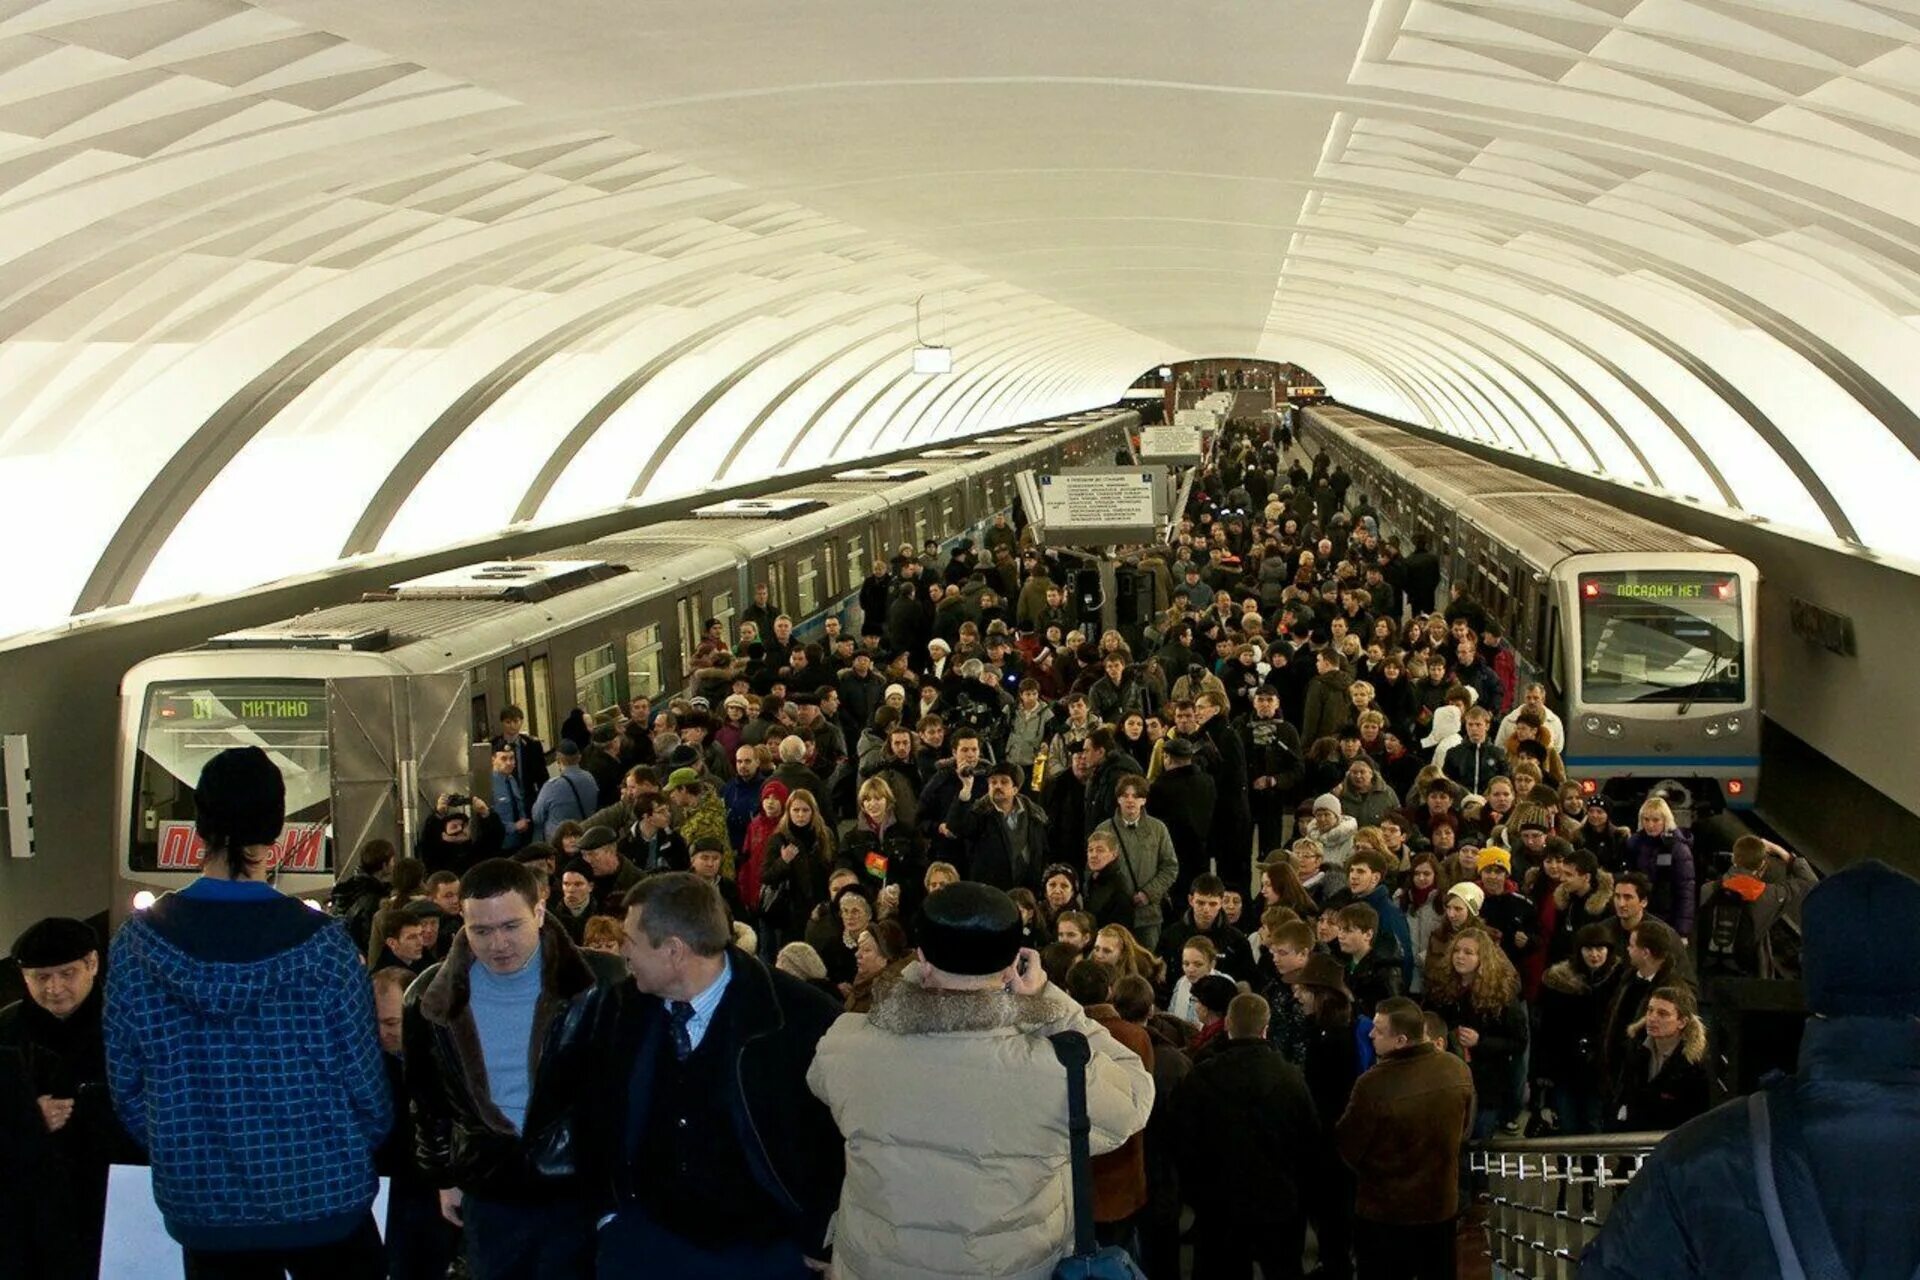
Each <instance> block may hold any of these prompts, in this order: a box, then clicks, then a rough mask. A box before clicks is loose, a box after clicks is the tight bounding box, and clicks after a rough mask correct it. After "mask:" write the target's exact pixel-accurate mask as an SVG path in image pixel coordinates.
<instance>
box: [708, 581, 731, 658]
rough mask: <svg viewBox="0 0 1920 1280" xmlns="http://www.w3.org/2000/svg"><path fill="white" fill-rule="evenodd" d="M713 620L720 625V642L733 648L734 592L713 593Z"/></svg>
mask: <svg viewBox="0 0 1920 1280" xmlns="http://www.w3.org/2000/svg"><path fill="white" fill-rule="evenodd" d="M711 616H712V618H713V620H714V621H715V622H717V623H719V624H720V640H721V643H723V644H725V645H726V646H727V647H728V648H732V647H733V592H731V591H716V592H714V593H713V613H712V615H711Z"/></svg>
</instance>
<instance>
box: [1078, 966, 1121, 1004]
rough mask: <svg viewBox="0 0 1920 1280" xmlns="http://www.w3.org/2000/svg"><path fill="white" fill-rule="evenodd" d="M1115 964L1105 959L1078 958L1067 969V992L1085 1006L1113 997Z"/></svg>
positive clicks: (1101, 1002) (1102, 1002)
mask: <svg viewBox="0 0 1920 1280" xmlns="http://www.w3.org/2000/svg"><path fill="white" fill-rule="evenodd" d="M1113 981H1114V973H1113V966H1112V965H1110V964H1108V963H1107V962H1106V961H1104V960H1093V959H1087V960H1076V961H1075V962H1074V965H1073V967H1072V968H1071V969H1068V970H1067V982H1066V987H1067V994H1068V995H1070V996H1072V997H1073V998H1074V1000H1075V1001H1076V1002H1077V1003H1078V1004H1079V1005H1080V1006H1081V1007H1082V1008H1085V1007H1086V1006H1087V1005H1090V1004H1105V1003H1107V1001H1108V1000H1110V999H1112V998H1113Z"/></svg>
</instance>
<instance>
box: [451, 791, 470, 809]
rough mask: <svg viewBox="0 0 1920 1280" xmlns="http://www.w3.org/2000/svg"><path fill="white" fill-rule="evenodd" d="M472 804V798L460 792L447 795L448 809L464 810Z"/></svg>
mask: <svg viewBox="0 0 1920 1280" xmlns="http://www.w3.org/2000/svg"><path fill="white" fill-rule="evenodd" d="M472 803H473V797H472V796H469V795H463V794H461V793H460V792H458V791H454V792H450V793H448V795H447V808H449V809H464V808H466V807H467V806H468V805H470V804H472Z"/></svg>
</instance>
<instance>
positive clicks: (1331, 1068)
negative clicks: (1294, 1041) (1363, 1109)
mask: <svg viewBox="0 0 1920 1280" xmlns="http://www.w3.org/2000/svg"><path fill="white" fill-rule="evenodd" d="M1293 991H1294V997H1295V999H1297V1000H1299V1001H1300V1003H1301V1005H1302V1007H1303V1008H1305V1010H1306V1012H1307V1019H1308V1024H1307V1047H1306V1060H1305V1062H1303V1063H1302V1065H1301V1070H1302V1073H1303V1074H1304V1075H1305V1076H1306V1078H1307V1092H1308V1093H1310V1094H1312V1095H1313V1106H1314V1110H1315V1111H1316V1112H1318V1113H1319V1116H1320V1130H1321V1133H1322V1135H1323V1136H1324V1138H1325V1141H1324V1142H1323V1143H1322V1144H1321V1147H1320V1149H1319V1150H1318V1151H1317V1152H1315V1154H1314V1156H1313V1158H1312V1160H1311V1164H1312V1167H1313V1169H1314V1170H1315V1176H1314V1177H1313V1179H1312V1180H1311V1182H1310V1184H1309V1185H1308V1187H1307V1188H1306V1209H1307V1218H1308V1220H1309V1221H1310V1222H1312V1223H1313V1233H1314V1238H1315V1239H1316V1240H1317V1241H1319V1249H1320V1267H1321V1272H1320V1274H1322V1275H1324V1276H1326V1277H1327V1280H1346V1277H1348V1276H1350V1275H1352V1274H1353V1262H1352V1252H1353V1190H1354V1183H1353V1171H1352V1170H1351V1169H1349V1168H1347V1166H1346V1165H1345V1164H1344V1163H1343V1162H1342V1161H1341V1160H1340V1158H1339V1157H1338V1156H1337V1155H1335V1154H1334V1147H1333V1126H1334V1125H1335V1124H1336V1123H1337V1122H1338V1121H1339V1119H1340V1117H1341V1116H1342V1115H1345V1114H1346V1110H1347V1100H1348V1099H1349V1098H1351V1097H1352V1096H1353V1084H1354V1081H1356V1080H1358V1079H1359V1078H1360V1043H1359V1041H1358V1040H1357V1039H1355V1037H1354V1025H1353V998H1352V997H1351V996H1350V995H1348V994H1347V988H1346V983H1345V980H1344V978H1343V976H1342V974H1341V972H1340V963H1339V961H1337V960H1335V959H1333V957H1331V956H1324V955H1319V954H1317V953H1316V954H1314V955H1310V956H1308V957H1307V963H1306V966H1305V967H1304V968H1303V969H1301V971H1300V973H1299V975H1298V976H1297V977H1295V978H1294V980H1293Z"/></svg>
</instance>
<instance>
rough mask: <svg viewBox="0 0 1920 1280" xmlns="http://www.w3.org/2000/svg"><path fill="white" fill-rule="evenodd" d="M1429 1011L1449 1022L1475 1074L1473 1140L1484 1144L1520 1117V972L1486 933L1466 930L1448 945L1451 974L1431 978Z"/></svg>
mask: <svg viewBox="0 0 1920 1280" xmlns="http://www.w3.org/2000/svg"><path fill="white" fill-rule="evenodd" d="M1427 976H1428V985H1427V993H1426V1006H1427V1008H1429V1009H1431V1010H1433V1011H1434V1012H1436V1013H1438V1014H1439V1015H1440V1016H1441V1017H1442V1018H1445V1019H1446V1021H1447V1029H1448V1030H1449V1031H1450V1032H1451V1033H1452V1037H1453V1041H1454V1044H1455V1045H1456V1046H1457V1047H1458V1048H1459V1049H1460V1052H1461V1053H1462V1055H1463V1056H1465V1058H1466V1059H1467V1065H1468V1067H1470V1068H1471V1069H1472V1071H1473V1089H1474V1093H1475V1094H1476V1095H1477V1096H1478V1098H1479V1099H1480V1110H1479V1112H1478V1114H1477V1115H1476V1116H1475V1117H1474V1122H1473V1136H1474V1139H1475V1140H1476V1141H1485V1140H1486V1139H1487V1138H1489V1137H1491V1136H1492V1135H1493V1131H1494V1129H1495V1128H1496V1127H1498V1126H1500V1125H1503V1124H1507V1123H1508V1122H1509V1121H1511V1120H1512V1119H1513V1118H1514V1117H1516V1116H1518V1115H1519V1113H1520V1107H1521V1105H1522V1103H1523V1101H1524V1099H1523V1098H1522V1097H1521V1094H1522V1092H1523V1086H1524V1083H1525V1071H1526V1060H1527V1007H1526V1005H1524V1004H1522V1003H1521V1001H1520V974H1519V972H1518V971H1516V970H1515V969H1514V967H1513V963H1512V962H1511V961H1510V960H1508V959H1507V955H1506V952H1504V951H1502V950H1501V949H1500V944H1499V943H1498V942H1495V941H1494V939H1493V935H1492V934H1490V933H1488V932H1487V931H1486V930H1485V929H1465V930H1462V931H1461V932H1460V933H1459V934H1458V935H1457V936H1456V937H1455V938H1454V939H1453V941H1452V943H1451V944H1449V945H1448V947H1447V971H1446V972H1445V973H1444V974H1443V975H1437V974H1431V973H1430V974H1428V975H1427Z"/></svg>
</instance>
